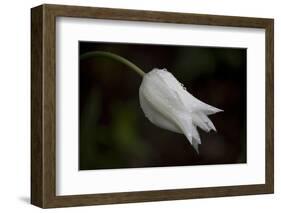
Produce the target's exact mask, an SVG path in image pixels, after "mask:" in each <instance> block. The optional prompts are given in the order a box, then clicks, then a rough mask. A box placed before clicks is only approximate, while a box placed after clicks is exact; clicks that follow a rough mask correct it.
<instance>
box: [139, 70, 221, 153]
mask: <svg viewBox="0 0 281 213" xmlns="http://www.w3.org/2000/svg"><path fill="white" fill-rule="evenodd" d="M139 98H140V105H141V108H142V110H143V112H144V114H145V115H146V117H147V118H148V119H149V120H150V122H152V123H153V124H155V125H156V126H158V127H161V128H163V129H167V130H170V131H173V132H177V133H182V134H184V135H185V136H186V137H187V139H188V140H189V142H190V143H191V145H192V146H193V147H194V149H195V150H196V151H197V153H198V152H199V150H198V144H201V140H200V136H199V133H198V131H197V126H198V127H200V128H201V129H202V130H204V131H206V132H209V131H210V130H212V129H213V130H214V131H216V128H215V126H214V124H213V123H212V121H211V120H210V119H209V118H208V117H207V115H211V114H214V113H217V112H221V111H223V110H220V109H218V108H215V107H212V106H210V105H208V104H205V103H203V102H202V101H200V100H198V99H197V98H195V97H194V96H192V95H191V94H190V93H189V92H187V91H186V89H185V88H184V87H183V85H182V84H181V83H180V82H179V81H178V80H177V79H176V78H175V77H174V76H173V75H172V74H171V73H170V72H168V71H167V70H166V69H162V70H161V69H156V68H155V69H153V70H152V71H150V72H149V73H147V74H145V75H144V77H143V80H142V83H141V86H140V89H139Z"/></svg>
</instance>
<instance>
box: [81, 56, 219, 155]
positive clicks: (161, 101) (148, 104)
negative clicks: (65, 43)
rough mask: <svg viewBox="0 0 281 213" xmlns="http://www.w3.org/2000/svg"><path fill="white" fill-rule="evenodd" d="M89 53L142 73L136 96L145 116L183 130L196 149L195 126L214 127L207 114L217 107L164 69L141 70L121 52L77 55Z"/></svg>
mask: <svg viewBox="0 0 281 213" xmlns="http://www.w3.org/2000/svg"><path fill="white" fill-rule="evenodd" d="M91 57H107V58H110V59H112V60H115V61H118V62H120V63H123V64H125V65H126V66H128V67H129V68H130V69H131V70H133V71H134V72H136V73H137V74H139V75H140V76H141V77H143V80H142V83H141V86H140V89H139V98H140V105H141V108H142V110H143V112H144V114H145V115H146V117H147V118H148V119H149V120H150V121H151V122H152V123H153V124H155V125H156V126H158V127H161V128H163V129H167V130H170V131H173V132H177V133H182V134H184V135H185V136H186V137H187V139H188V140H189V142H190V143H191V145H192V146H193V147H194V149H195V150H196V151H197V153H199V150H198V145H199V144H201V140H200V136H199V133H198V131H197V126H198V127H200V128H201V129H203V130H205V131H206V132H209V131H210V130H212V129H213V130H214V131H216V128H215V126H214V124H213V123H212V121H211V120H210V119H209V118H208V117H207V115H211V114H215V113H217V112H221V111H223V110H220V109H218V108H215V107H212V106H210V105H208V104H205V103H203V102H202V101H200V100H198V99H197V98H195V97H194V96H192V95H191V94H190V93H189V92H187V91H186V89H185V88H184V87H183V85H182V84H181V83H180V82H178V80H177V79H176V78H175V77H174V76H173V75H172V74H171V73H169V72H168V71H167V70H166V69H162V70H161V69H153V70H152V71H150V72H149V73H145V72H144V71H143V70H142V69H140V68H139V67H138V66H137V65H135V64H134V63H132V62H130V61H129V60H127V59H126V58H123V57H122V56H119V55H116V54H114V53H110V52H105V51H92V52H87V53H84V54H82V55H81V56H80V59H81V60H83V59H84V60H85V59H88V58H91Z"/></svg>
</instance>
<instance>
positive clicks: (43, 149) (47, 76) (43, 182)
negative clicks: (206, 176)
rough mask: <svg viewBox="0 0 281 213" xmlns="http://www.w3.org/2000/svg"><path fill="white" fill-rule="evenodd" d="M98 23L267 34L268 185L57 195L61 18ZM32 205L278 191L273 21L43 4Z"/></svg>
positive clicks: (37, 32) (34, 12) (36, 39)
mask: <svg viewBox="0 0 281 213" xmlns="http://www.w3.org/2000/svg"><path fill="white" fill-rule="evenodd" d="M57 17H73V18H89V19H91V18H95V19H110V20H126V21H144V22H158V23H178V24H194V25H209V26H227V27H247V28H262V29H265V35H266V41H265V44H266V49H265V55H266V58H265V61H266V69H265V70H266V73H265V74H266V121H265V122H266V123H265V125H266V137H265V144H266V145H265V152H266V153H265V156H266V159H265V165H266V168H265V184H257V185H241V186H220V187H208V188H203V187H202V188H192V189H171V190H156V191H134V192H122V193H103V194H85V195H84V194H81V195H69V196H57V195H56V84H55V82H56V68H55V64H56V40H55V38H56V36H55V35H56V18H57ZM31 27H32V28H31V84H32V85H31V86H32V89H31V114H32V117H31V203H32V204H33V205H36V206H39V207H41V208H53V207H67V206H83V205H99V204H116V203H132V202H146V201H162V200H178V199H190V198H207V197H219V196H237V195H252V194H267V193H273V191H274V154H273V149H274V147H273V141H274V138H273V137H274V94H273V92H274V91H273V90H274V89H273V88H274V85H273V83H274V73H273V69H274V66H273V63H274V40H273V37H274V32H273V30H274V22H273V19H265V18H248V17H233V16H218V15H199V14H184V13H170V12H154V11H140V10H125V9H109V8H93V7H78V6H64V5H48V4H44V5H41V6H38V7H35V8H32V9H31Z"/></svg>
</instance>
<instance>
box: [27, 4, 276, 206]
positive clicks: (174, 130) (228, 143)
mask: <svg viewBox="0 0 281 213" xmlns="http://www.w3.org/2000/svg"><path fill="white" fill-rule="evenodd" d="M31 26H32V28H31V45H32V46H31V50H32V51H31V76H32V79H31V83H32V85H31V86H32V90H31V96H32V101H31V105H32V108H31V112H32V113H31V114H32V117H31V121H32V122H31V123H32V128H31V129H32V133H31V136H32V137H31V139H32V140H31V203H32V204H34V205H36V206H39V207H42V208H53V207H66V206H82V205H97V204H115V203H130V202H146V201H162V200H177V199H190V198H206V197H218V196H237V195H252V194H266V193H273V191H274V161H273V159H274V157H273V155H274V153H273V141H274V139H273V135H274V134H273V131H274V125H273V124H274V118H273V117H274V114H273V113H274V111H273V108H274V107H273V106H274V100H273V97H274V96H273V92H274V91H273V88H274V85H273V82H274V78H273V77H274V75H273V69H274V68H273V67H274V66H273V61H274V43H273V41H274V40H273V34H274V33H273V29H274V22H273V19H265V18H249V17H234V16H217V15H200V14H186V13H170V12H155V11H140V10H125V9H109V8H93V7H78V6H65V5H41V6H38V7H35V8H32V9H31Z"/></svg>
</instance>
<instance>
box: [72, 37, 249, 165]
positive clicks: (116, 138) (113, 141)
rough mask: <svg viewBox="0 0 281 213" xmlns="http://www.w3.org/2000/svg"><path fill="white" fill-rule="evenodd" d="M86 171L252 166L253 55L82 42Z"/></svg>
mask: <svg viewBox="0 0 281 213" xmlns="http://www.w3.org/2000/svg"><path fill="white" fill-rule="evenodd" d="M77 60H79V170H96V169H122V168H145V167H167V166H192V165H193V166H194V165H216V164H237V163H247V155H246V154H247V150H246V148H247V141H246V134H247V132H246V126H247V125H246V124H247V121H246V110H247V105H246V94H247V85H246V83H247V79H246V77H247V69H246V68H247V49H245V48H229V47H204V46H183V45H156V44H131V43H110V42H92V41H80V42H79V58H78V59H77Z"/></svg>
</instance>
